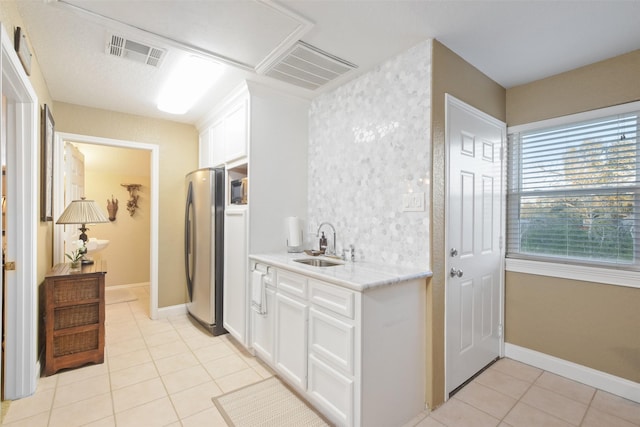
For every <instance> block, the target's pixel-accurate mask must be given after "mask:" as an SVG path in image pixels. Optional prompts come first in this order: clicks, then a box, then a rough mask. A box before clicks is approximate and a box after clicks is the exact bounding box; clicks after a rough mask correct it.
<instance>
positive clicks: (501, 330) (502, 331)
mask: <svg viewBox="0 0 640 427" xmlns="http://www.w3.org/2000/svg"><path fill="white" fill-rule="evenodd" d="M503 333H504V330H503V327H502V323H500V324H499V325H498V338H502V334H503Z"/></svg>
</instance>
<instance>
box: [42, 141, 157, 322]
mask: <svg viewBox="0 0 640 427" xmlns="http://www.w3.org/2000/svg"><path fill="white" fill-rule="evenodd" d="M65 142H71V143H78V144H80V145H85V144H88V145H92V146H95V147H96V148H100V147H101V148H121V149H128V150H142V151H145V152H147V153H148V158H149V164H150V170H149V176H150V178H149V179H150V185H149V187H150V189H149V193H150V195H149V199H150V200H149V203H150V207H149V211H150V221H149V223H150V226H149V228H150V229H149V283H150V285H149V293H150V301H149V317H150V318H151V319H157V316H158V211H159V207H158V206H159V204H158V196H159V193H158V187H159V147H158V146H157V145H154V144H146V143H140V142H135V141H126V140H115V139H109V138H100V137H93V136H87V135H77V134H69V133H62V132H59V133H56V142H55V144H56V150H55V153H56V154H55V161H54V168H55V169H54V170H55V171H57V172H56V174H55V177H54V187H55V191H54V194H56V197H55V200H54V212H56V214H54V216H55V215H59V214H60V213H61V212H62V211H63V210H64V176H63V171H64V167H63V165H64V146H65ZM98 202H100V203H102V202H103V201H101V200H98ZM104 202H105V203H106V200H105V201H104ZM120 209H121V210H120V211H119V212H118V216H121V215H129V213H128V212H127V210H126V200H123V203H122V207H121V208H120ZM107 225H108V224H107ZM96 228H98V227H96ZM94 237H100V236H94ZM58 262H64V232H63V229H62V226H60V225H57V226H56V229H55V231H54V264H55V263H58Z"/></svg>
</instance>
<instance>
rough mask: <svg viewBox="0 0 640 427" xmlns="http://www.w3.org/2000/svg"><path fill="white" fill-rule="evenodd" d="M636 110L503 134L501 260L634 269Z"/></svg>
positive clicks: (637, 232) (638, 236)
mask: <svg viewBox="0 0 640 427" xmlns="http://www.w3.org/2000/svg"><path fill="white" fill-rule="evenodd" d="M637 134H638V113H637V112H635V113H628V114H622V115H616V116H611V117H603V118H599V119H595V120H589V121H584V122H579V123H572V124H569V125H562V126H557V127H552V128H545V129H537V130H531V131H526V132H520V133H513V134H510V135H509V145H508V147H509V152H508V169H507V171H508V172H507V179H508V190H507V256H508V257H517V258H530V259H545V260H558V261H561V262H577V263H587V264H603V265H615V266H617V267H623V268H632V269H636V267H638V258H639V255H638V254H637V252H639V251H638V250H637V248H639V243H640V227H639V225H640V224H639V223H638V220H639V218H640V215H639V214H638V209H639V206H638V203H639V201H640V199H639V198H638V195H639V192H640V178H639V173H638V172H639V166H638V154H639V153H638V144H637Z"/></svg>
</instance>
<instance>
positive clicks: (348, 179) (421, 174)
mask: <svg viewBox="0 0 640 427" xmlns="http://www.w3.org/2000/svg"><path fill="white" fill-rule="evenodd" d="M430 90H431V41H430V40H427V41H425V42H423V43H421V44H420V45H418V46H415V47H413V48H412V49H410V50H409V51H407V52H405V53H403V54H401V55H399V56H397V57H395V58H393V59H390V60H388V61H387V62H385V63H383V64H381V65H379V66H378V67H377V68H376V69H374V70H372V71H370V72H368V73H367V74H364V75H362V76H360V77H359V78H357V79H356V80H354V81H352V82H349V83H347V84H345V85H344V86H341V87H339V88H338V89H336V90H335V91H333V92H331V93H327V94H324V95H322V96H320V97H318V98H316V99H315V100H314V101H313V102H312V105H311V108H310V113H309V126H310V127H309V203H308V207H309V212H308V216H307V219H308V233H307V235H308V236H309V237H308V239H309V244H310V245H311V247H313V248H317V246H318V241H317V240H318V239H317V238H316V237H315V235H316V230H317V228H318V225H319V224H321V223H322V222H324V221H328V222H330V223H331V224H333V225H334V226H335V228H336V233H337V249H338V251H340V252H339V253H341V250H342V248H343V247H348V246H349V245H350V244H353V245H355V247H356V255H357V258H358V259H363V260H366V261H373V262H382V263H385V264H394V265H402V266H408V267H419V268H426V267H428V266H429V209H430V200H431V194H430V176H431V139H430V125H431V111H430V110H431V108H430V107H431V106H430V102H431V101H430V98H431V94H430ZM411 192H413V193H424V197H425V198H424V201H425V202H424V205H425V210H424V211H422V212H405V211H404V210H403V195H404V194H406V193H411ZM322 230H323V231H325V234H326V235H327V236H328V237H329V240H330V239H331V237H330V236H331V230H330V228H329V227H323V229H322ZM329 244H330V245H331V241H329Z"/></svg>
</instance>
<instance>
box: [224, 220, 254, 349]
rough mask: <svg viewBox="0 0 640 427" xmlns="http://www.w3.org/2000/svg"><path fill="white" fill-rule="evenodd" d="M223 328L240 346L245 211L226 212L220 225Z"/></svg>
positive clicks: (244, 285) (244, 289)
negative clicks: (222, 228)
mask: <svg viewBox="0 0 640 427" xmlns="http://www.w3.org/2000/svg"><path fill="white" fill-rule="evenodd" d="M224 252H225V254H224V294H223V298H222V301H223V308H222V319H223V324H224V327H225V329H226V330H227V331H229V333H230V334H231V335H232V336H233V337H234V338H235V339H237V340H238V341H240V342H241V343H242V344H243V345H246V344H247V341H246V326H247V320H246V318H247V260H248V258H247V257H248V254H247V211H246V209H233V210H231V209H227V210H226V211H225V222H224Z"/></svg>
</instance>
